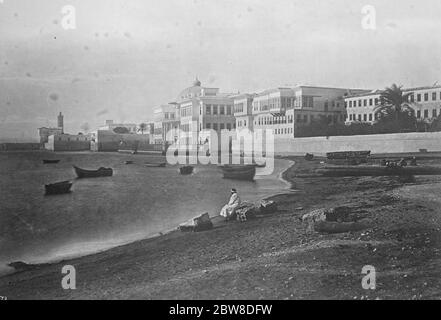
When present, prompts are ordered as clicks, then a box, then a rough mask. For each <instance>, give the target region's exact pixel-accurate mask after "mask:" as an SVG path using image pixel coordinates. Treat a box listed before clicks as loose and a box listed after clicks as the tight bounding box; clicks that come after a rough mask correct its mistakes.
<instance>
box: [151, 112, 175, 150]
mask: <svg viewBox="0 0 441 320" xmlns="http://www.w3.org/2000/svg"><path fill="white" fill-rule="evenodd" d="M153 113H154V130H153V143H154V144H163V143H168V144H171V143H173V142H176V141H177V140H178V138H179V137H178V130H179V124H180V121H179V107H178V105H177V104H176V103H170V104H167V105H162V106H160V107H158V108H156V109H155V110H154V111H153Z"/></svg>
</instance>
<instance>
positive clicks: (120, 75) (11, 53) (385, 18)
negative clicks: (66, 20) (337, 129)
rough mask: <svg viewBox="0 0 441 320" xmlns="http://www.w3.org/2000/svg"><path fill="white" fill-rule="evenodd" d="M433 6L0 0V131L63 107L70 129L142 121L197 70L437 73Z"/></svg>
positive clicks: (384, 1)
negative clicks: (66, 14) (370, 22)
mask: <svg viewBox="0 0 441 320" xmlns="http://www.w3.org/2000/svg"><path fill="white" fill-rule="evenodd" d="M65 5H72V6H74V7H75V9H76V24H77V25H76V27H77V28H76V29H75V30H65V29H63V28H62V23H61V22H62V19H63V14H62V13H61V9H62V8H63V6H65ZM365 5H372V6H374V7H375V9H376V13H377V21H376V22H377V26H376V30H365V29H363V28H362V26H361V21H362V18H363V14H362V12H361V10H362V8H363V7H364V6H365ZM440 16H441V1H439V0H419V1H413V0H399V1H398V0H397V1H392V0H379V1H358V0H335V1H332V0H326V1H325V0H320V1H318V0H308V1H306V0H303V1H293V0H249V1H248V0H247V1H245V0H242V1H241V0H231V1H230V0H160V1H158V0H155V1H149V0H125V1H123V0H71V1H67V0H0V140H1V139H2V138H3V139H5V138H10V137H12V136H15V137H17V138H18V139H28V138H31V137H34V138H35V135H36V130H35V128H36V127H38V126H42V125H54V124H55V118H56V114H57V113H58V111H62V112H63V113H64V114H65V121H66V126H67V131H70V132H72V133H76V132H78V131H79V130H80V126H81V124H82V123H84V122H88V123H89V124H90V125H91V126H92V127H93V126H95V125H97V124H99V123H103V122H104V121H105V120H106V119H114V120H116V121H131V122H136V123H139V122H141V121H143V120H147V119H149V118H151V111H152V109H153V108H154V107H155V106H157V105H159V104H162V103H167V102H170V101H173V100H174V99H175V97H176V96H177V95H178V94H179V92H180V91H181V90H182V89H184V88H185V87H187V86H190V85H191V83H192V82H193V80H194V78H195V76H196V75H197V76H198V77H199V79H200V80H201V81H202V84H203V85H206V86H214V87H220V88H221V89H222V91H226V92H237V91H241V92H256V91H260V90H263V89H267V88H271V87H276V86H281V85H295V84H298V83H307V84H315V85H329V86H342V87H355V88H368V89H374V88H383V87H385V86H387V85H390V84H391V83H392V82H396V83H398V84H402V85H404V86H417V85H431V84H433V83H434V82H435V81H440V83H441V76H440V74H441V59H440V57H441V37H440V36H439V32H440V30H441V19H440V18H439V17H440Z"/></svg>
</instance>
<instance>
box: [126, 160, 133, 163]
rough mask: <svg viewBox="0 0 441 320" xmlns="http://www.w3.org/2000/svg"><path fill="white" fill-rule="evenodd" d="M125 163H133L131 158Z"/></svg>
mask: <svg viewBox="0 0 441 320" xmlns="http://www.w3.org/2000/svg"><path fill="white" fill-rule="evenodd" d="M125 164H133V161H132V160H127V161H126V162H125Z"/></svg>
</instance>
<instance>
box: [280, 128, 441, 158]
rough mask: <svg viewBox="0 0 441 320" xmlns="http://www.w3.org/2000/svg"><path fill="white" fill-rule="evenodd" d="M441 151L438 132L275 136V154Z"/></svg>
mask: <svg viewBox="0 0 441 320" xmlns="http://www.w3.org/2000/svg"><path fill="white" fill-rule="evenodd" d="M420 149H427V151H429V152H433V151H441V132H421V133H420V132H412V133H394V134H375V135H359V136H338V137H311V138H294V139H292V138H290V139H276V140H275V146H274V150H275V154H276V155H304V154H305V153H313V154H316V155H324V154H326V153H327V152H336V151H356V150H370V151H371V153H401V152H419V151H420Z"/></svg>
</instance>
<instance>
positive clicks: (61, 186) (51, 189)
mask: <svg viewBox="0 0 441 320" xmlns="http://www.w3.org/2000/svg"><path fill="white" fill-rule="evenodd" d="M71 187H72V182H70V181H62V182H57V183H52V184H46V185H45V186H44V188H45V190H46V195H56V194H64V193H69V192H70V188H71Z"/></svg>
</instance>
